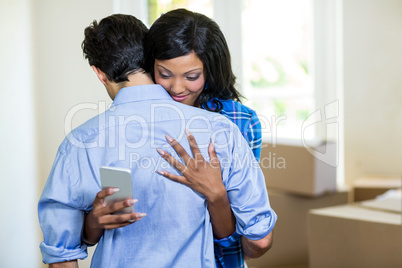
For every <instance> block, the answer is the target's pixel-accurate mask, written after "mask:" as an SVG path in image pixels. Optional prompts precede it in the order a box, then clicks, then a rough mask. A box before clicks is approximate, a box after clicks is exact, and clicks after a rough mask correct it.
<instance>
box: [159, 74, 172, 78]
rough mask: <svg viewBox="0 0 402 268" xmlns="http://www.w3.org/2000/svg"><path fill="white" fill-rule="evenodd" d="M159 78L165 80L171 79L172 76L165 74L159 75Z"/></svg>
mask: <svg viewBox="0 0 402 268" xmlns="http://www.w3.org/2000/svg"><path fill="white" fill-rule="evenodd" d="M159 76H160V77H161V78H163V79H168V78H170V75H167V74H163V73H159Z"/></svg>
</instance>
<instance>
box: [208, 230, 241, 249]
mask: <svg viewBox="0 0 402 268" xmlns="http://www.w3.org/2000/svg"><path fill="white" fill-rule="evenodd" d="M239 239H240V235H239V234H238V233H236V232H234V233H233V234H231V235H230V236H227V237H224V238H221V239H216V238H214V243H216V244H218V245H220V246H222V247H230V246H231V245H232V244H233V243H234V242H236V241H237V240H239Z"/></svg>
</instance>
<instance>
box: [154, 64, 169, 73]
mask: <svg viewBox="0 0 402 268" xmlns="http://www.w3.org/2000/svg"><path fill="white" fill-rule="evenodd" d="M156 66H158V67H161V68H163V69H164V70H165V71H167V72H169V73H172V72H171V71H170V70H169V69H167V68H166V67H164V66H162V65H160V64H157V65H156Z"/></svg>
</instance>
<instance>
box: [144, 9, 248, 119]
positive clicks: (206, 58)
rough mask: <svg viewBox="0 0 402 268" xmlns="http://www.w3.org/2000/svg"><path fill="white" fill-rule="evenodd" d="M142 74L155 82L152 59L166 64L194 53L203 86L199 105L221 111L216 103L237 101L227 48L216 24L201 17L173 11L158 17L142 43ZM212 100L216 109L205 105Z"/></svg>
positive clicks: (182, 10)
mask: <svg viewBox="0 0 402 268" xmlns="http://www.w3.org/2000/svg"><path fill="white" fill-rule="evenodd" d="M144 49H145V70H146V71H147V72H149V73H150V74H151V75H152V77H153V78H155V73H154V65H155V59H157V60H168V59H173V58H177V57H180V56H184V55H187V54H188V53H191V52H193V51H194V52H195V54H196V55H197V56H198V58H199V59H200V60H201V61H202V62H203V65H204V70H205V72H206V86H205V88H204V90H203V91H202V92H201V94H200V96H199V103H200V105H201V106H202V107H204V108H206V109H207V110H209V111H220V110H221V109H222V104H221V103H220V102H219V101H218V100H216V99H215V98H218V99H223V100H228V99H232V100H237V101H240V97H241V95H240V93H239V92H238V91H237V90H236V88H235V83H236V77H235V76H234V74H233V71H232V65H231V59H230V53H229V48H228V45H227V43H226V40H225V37H224V35H223V33H222V31H221V30H220V28H219V26H218V24H217V23H216V22H215V21H213V20H212V19H210V18H208V17H207V16H205V15H203V14H199V13H196V12H191V11H189V10H186V9H175V10H172V11H169V12H167V13H165V14H163V15H162V16H160V17H159V18H158V19H157V20H156V21H155V22H154V23H153V24H152V26H151V28H150V29H149V32H148V34H147V36H146V38H145V42H144ZM210 99H214V106H215V108H211V107H209V106H208V104H207V102H208V100H210Z"/></svg>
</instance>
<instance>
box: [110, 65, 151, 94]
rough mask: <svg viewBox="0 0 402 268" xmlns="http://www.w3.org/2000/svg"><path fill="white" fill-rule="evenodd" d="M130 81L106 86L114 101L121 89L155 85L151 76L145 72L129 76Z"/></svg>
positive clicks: (111, 83)
mask: <svg viewBox="0 0 402 268" xmlns="http://www.w3.org/2000/svg"><path fill="white" fill-rule="evenodd" d="M127 78H128V81H125V82H122V83H114V82H110V81H109V83H107V84H105V87H106V89H107V92H108V93H109V96H110V98H111V99H112V100H114V98H115V97H116V95H117V93H118V92H119V91H120V89H122V88H125V87H132V86H143V85H153V84H155V83H154V81H152V78H151V75H150V74H148V73H145V72H135V73H132V74H130V75H128V76H127Z"/></svg>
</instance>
